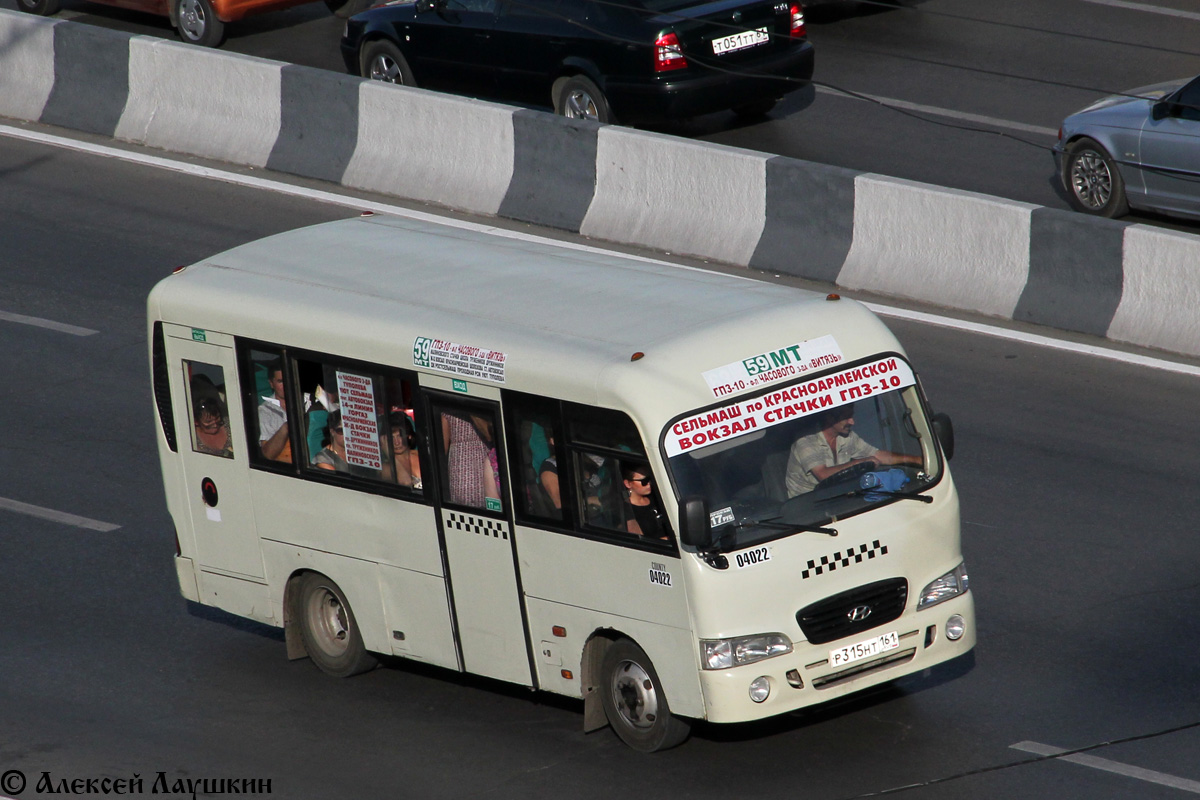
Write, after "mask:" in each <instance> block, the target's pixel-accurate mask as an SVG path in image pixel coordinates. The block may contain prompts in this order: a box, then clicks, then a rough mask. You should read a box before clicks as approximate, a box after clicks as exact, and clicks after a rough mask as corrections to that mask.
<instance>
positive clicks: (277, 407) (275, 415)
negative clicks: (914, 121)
mask: <svg viewBox="0 0 1200 800" xmlns="http://www.w3.org/2000/svg"><path fill="white" fill-rule="evenodd" d="M250 366H251V375H250V379H251V380H252V381H253V383H252V386H250V387H248V388H247V392H246V393H247V395H249V397H248V400H249V402H248V403H247V404H246V405H247V407H249V408H254V409H256V410H255V412H254V413H255V420H256V424H255V425H254V430H253V431H252V436H251V437H250V439H251V441H253V442H257V443H258V452H259V455H260V456H261V458H263V459H266V460H268V461H278V462H281V463H285V464H291V463H292V443H291V439H290V425H289V422H290V420H289V419H288V397H287V389H288V387H287V381H286V378H285V375H286V373H285V371H284V364H283V358H282V354H281V353H280V352H279V351H278V350H275V351H269V350H261V349H252V350H251V351H250Z"/></svg>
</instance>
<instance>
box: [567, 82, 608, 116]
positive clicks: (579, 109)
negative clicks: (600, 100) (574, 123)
mask: <svg viewBox="0 0 1200 800" xmlns="http://www.w3.org/2000/svg"><path fill="white" fill-rule="evenodd" d="M563 116H564V117H568V118H570V119H592V120H596V121H599V120H600V112H599V110H597V108H596V100H595V99H594V98H593V97H592V95H591V94H590V93H588V91H587V90H586V89H573V90H571V91H570V92H569V93H568V94H567V102H566V103H565V106H564V108H563Z"/></svg>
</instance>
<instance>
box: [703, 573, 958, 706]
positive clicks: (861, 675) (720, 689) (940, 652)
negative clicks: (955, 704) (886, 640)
mask: <svg viewBox="0 0 1200 800" xmlns="http://www.w3.org/2000/svg"><path fill="white" fill-rule="evenodd" d="M954 615H958V616H960V617H962V618H963V620H964V621H965V623H966V629H965V632H964V634H963V636H962V638H960V639H958V640H957V641H951V640H950V639H949V638H948V637H947V636H946V632H945V629H946V621H947V620H948V619H949V618H950V617H951V616H954ZM885 631H897V632H898V633H899V635H900V647H899V648H897V649H894V650H890V651H887V652H885V653H882V654H880V655H878V656H874V657H871V658H866V659H863V660H862V661H858V662H853V663H851V664H849V665H847V666H843V667H831V666H829V663H828V657H829V652H830V650H833V649H836V648H838V647H841V646H843V645H846V644H852V643H853V642H854V641H861V640H863V639H867V638H870V636H871V634H872V633H884V632H885ZM974 646H975V601H974V598H973V596H972V595H971V593H970V592H967V593H966V594H964V595H961V596H959V597H956V598H954V599H953V600H947V601H946V602H944V603H939V604H938V605H936V606H934V607H932V608H929V609H926V610H924V611H920V612H909V613H906V614H905V615H904V616H902V617H900V618H899V619H897V620H894V621H892V622H890V623H888V624H887V625H882V626H880V627H879V628H877V629H875V630H874V631H870V632H867V633H864V634H862V635H861V636H856V637H851V639H849V640H846V641H838V642H830V643H829V644H823V645H810V644H809V643H807V642H803V641H801V642H797V643H796V644H795V650H794V651H793V652H791V653H788V654H787V655H782V656H777V657H775V658H769V659H766V660H764V661H760V662H758V663H755V664H748V665H746V666H744V667H736V668H734V669H729V670H723V671H712V672H709V671H701V673H700V685H701V691H703V693H704V705H705V709H706V718H707V719H708V721H709V722H750V721H752V720H757V719H765V718H767V717H773V716H776V715H779V714H786V713H788V712H789V711H795V710H797V709H800V708H805V707H807V706H812V705H816V704H818V703H824V702H826V701H828V700H833V699H835V698H838V697H842V696H845V695H848V694H853V693H855V692H858V691H861V690H863V689H867V688H869V687H871V686H876V685H878V684H881V683H887V682H888V681H893V680H896V679H897V678H901V677H903V676H905V675H910V674H912V673H914V672H920V671H921V670H924V669H928V668H929V667H932V666H935V665H937V664H941V663H943V662H945V661H950V660H951V659H954V658H957V657H959V656H962V655H965V654H966V653H968V652H970V650H971V649H972V648H973V647H974ZM760 676H763V677H766V678H767V680H768V681H769V682H770V685H771V693H770V695H769V696H768V697H767V699H766V700H765V701H763V702H761V703H756V702H754V701H753V700H751V699H750V693H749V689H750V683H751V681H753V680H755V679H756V678H758V677H760ZM797 678H799V682H800V685H799V686H797V685H796V683H797V681H796V679H797Z"/></svg>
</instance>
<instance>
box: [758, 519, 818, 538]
mask: <svg viewBox="0 0 1200 800" xmlns="http://www.w3.org/2000/svg"><path fill="white" fill-rule="evenodd" d="M778 519H779V517H770V518H769V519H761V520H759V521H757V522H754V523H749V524H753V525H761V526H763V527H764V528H774V529H775V530H777V531H804V532H805V533H823V534H825V535H826V536H837V535H838V532H837V528H823V527H821V526H820V525H806V524H804V523H802V522H776V520H778Z"/></svg>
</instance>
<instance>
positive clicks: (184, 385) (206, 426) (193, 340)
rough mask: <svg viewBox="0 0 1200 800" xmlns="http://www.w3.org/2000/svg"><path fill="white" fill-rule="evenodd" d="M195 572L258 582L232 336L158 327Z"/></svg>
mask: <svg viewBox="0 0 1200 800" xmlns="http://www.w3.org/2000/svg"><path fill="white" fill-rule="evenodd" d="M163 332H164V334H165V342H166V354H167V363H168V368H169V372H170V377H171V397H172V398H174V400H173V403H174V406H175V408H174V413H175V429H176V431H178V438H177V444H178V447H179V457H180V460H181V461H182V463H183V471H184V478H185V481H186V484H187V498H188V513H189V516H190V518H191V523H192V530H193V531H194V533H195V550H194V552H193V553H192V554H193V555H194V556H195V557H196V560H197V567H199V568H203V569H208V570H218V571H221V572H226V573H235V574H237V575H239V576H247V577H252V578H262V577H263V575H264V572H263V560H262V550H261V548H260V547H259V542H258V533H257V531H256V529H255V526H254V515H253V513H251V512H252V509H251V503H250V495H249V491H248V490H247V488H246V486H247V480H246V472H247V469H248V465H249V460H248V457H247V454H246V441H245V435H244V430H245V426H244V425H242V423H241V421H242V419H243V417H242V403H241V396H240V393H239V391H238V382H237V369H236V365H235V360H234V351H233V337H232V336H229V335H228V334H224V333H218V332H216V331H206V330H200V329H198V328H189V327H186V326H183V325H172V324H164V325H163Z"/></svg>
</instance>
